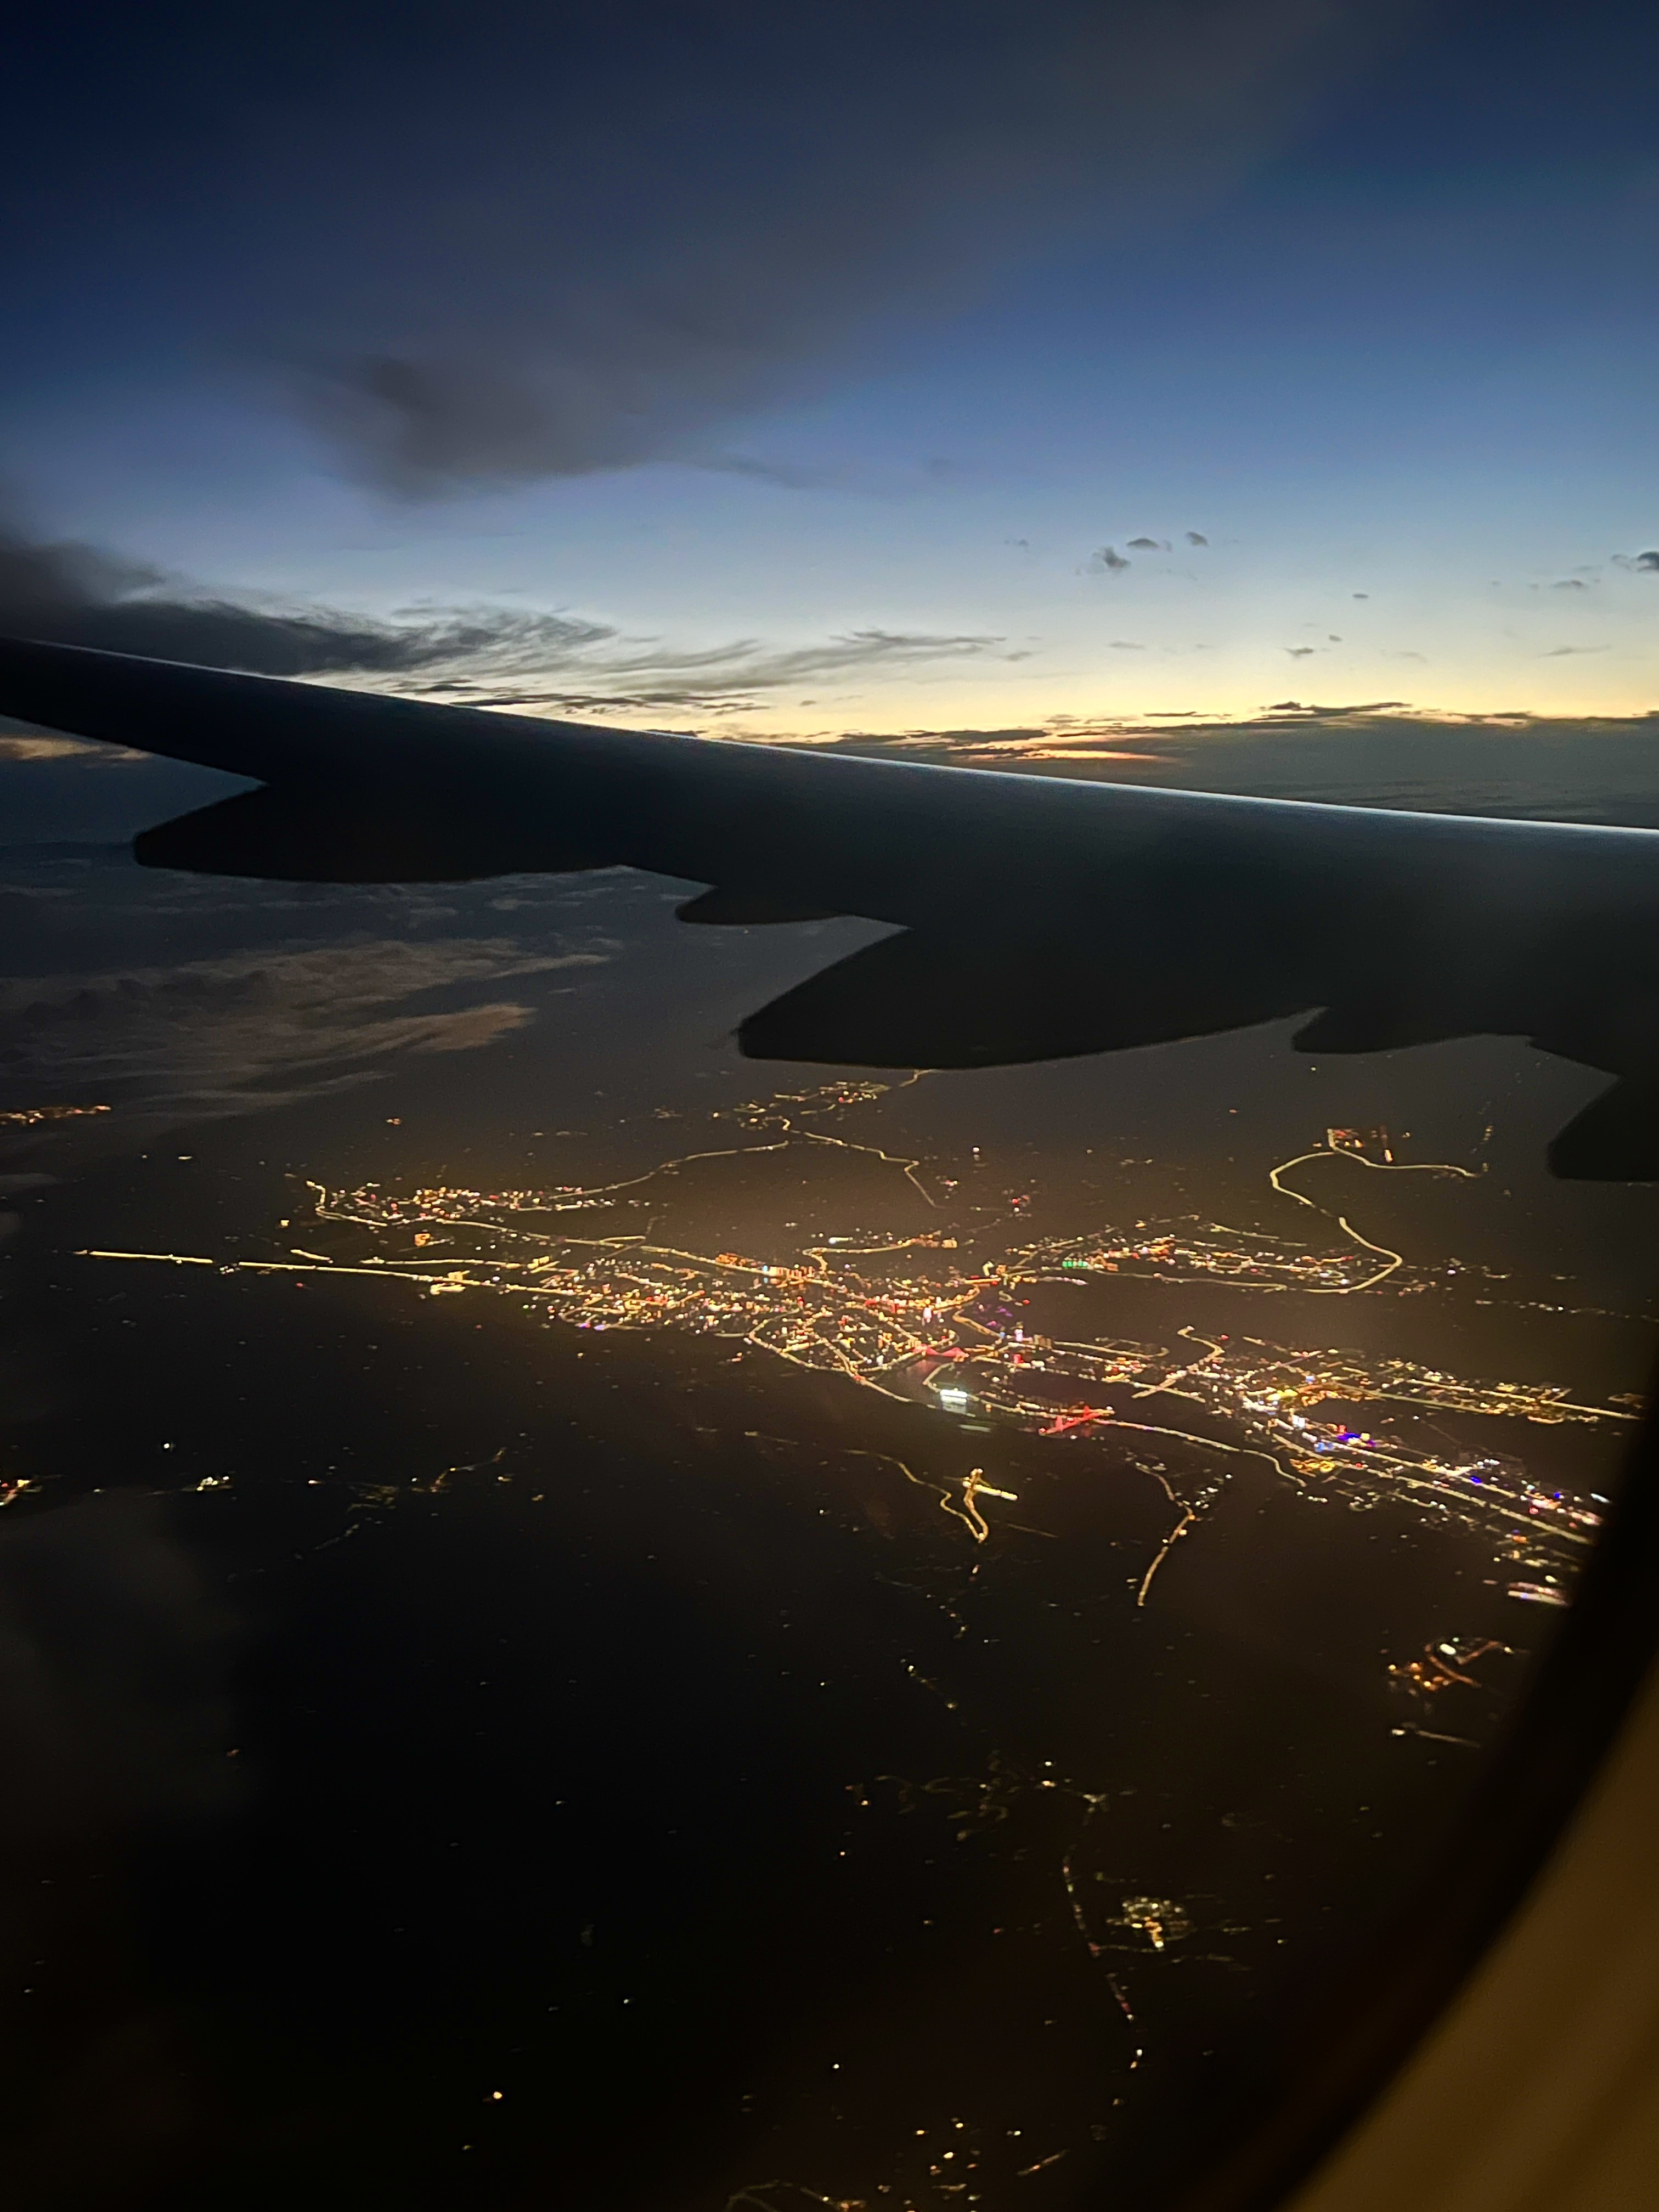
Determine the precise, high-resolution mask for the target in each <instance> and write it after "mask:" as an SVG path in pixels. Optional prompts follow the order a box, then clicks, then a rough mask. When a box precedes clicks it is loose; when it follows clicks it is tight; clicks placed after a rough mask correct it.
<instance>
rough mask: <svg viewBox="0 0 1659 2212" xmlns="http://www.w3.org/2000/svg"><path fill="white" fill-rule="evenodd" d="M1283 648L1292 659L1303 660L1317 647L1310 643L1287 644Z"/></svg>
mask: <svg viewBox="0 0 1659 2212" xmlns="http://www.w3.org/2000/svg"><path fill="white" fill-rule="evenodd" d="M1317 650H1318V647H1316V646H1311V645H1287V646H1286V647H1285V652H1286V653H1289V654H1290V656H1291V659H1292V660H1305V659H1307V658H1308V655H1309V654H1310V653H1315V652H1317Z"/></svg>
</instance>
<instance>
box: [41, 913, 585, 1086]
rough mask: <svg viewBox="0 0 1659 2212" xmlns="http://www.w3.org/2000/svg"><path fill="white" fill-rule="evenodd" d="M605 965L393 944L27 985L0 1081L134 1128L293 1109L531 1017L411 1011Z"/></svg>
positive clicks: (565, 956)
mask: <svg viewBox="0 0 1659 2212" xmlns="http://www.w3.org/2000/svg"><path fill="white" fill-rule="evenodd" d="M603 957H604V956H603V955H602V954H599V953H597V952H591V951H589V952H567V953H546V952H536V951H526V949H525V948H524V947H523V946H521V945H517V944H514V943H513V942H511V941H509V940H507V939H461V938H457V939H449V940H447V941H446V942H443V943H440V944H429V945H421V944H411V943H409V942H407V941H405V940H402V939H385V940H374V939H366V940H364V941H362V942H359V943H353V944H346V945H327V946H309V945H308V946H305V947H302V948H301V949H298V950H294V951H269V952H258V951H255V952H246V953H236V954H234V955H230V956H228V957H223V958H220V959H215V960H201V961H193V962H187V963H184V964H183V965H180V966H176V967H167V968H143V967H138V968H131V969H110V970H106V971H104V972H102V973H99V974H93V975H52V976H50V977H40V978H36V979H33V980H30V979H27V978H22V979H19V980H17V981H11V982H9V983H6V984H5V985H4V986H3V987H0V1018H3V1023H4V1034H5V1036H6V1039H7V1042H6V1043H5V1045H4V1047H3V1048H0V1085H4V1086H5V1089H6V1091H7V1094H8V1095H9V1096H15V1097H33V1096H35V1095H37V1094H38V1095H43V1096H50V1097H98V1098H100V1099H105V1100H112V1101H113V1102H114V1103H116V1104H117V1106H118V1109H121V1110H122V1112H123V1115H124V1118H125V1122H126V1124H127V1125H128V1126H130V1123H131V1118H132V1116H133V1115H137V1116H139V1117H140V1118H142V1119H143V1120H144V1121H161V1122H172V1121H197V1120H201V1119H216V1118H219V1117H222V1116H223V1115H234V1114H246V1113H251V1112H253V1111H256V1110H259V1109H265V1108H269V1107H273V1106H281V1105H288V1104H291V1103H293V1102H294V1101H295V1100H296V1099H300V1098H305V1097H315V1096H318V1095H319V1094H321V1093H324V1092H327V1091H338V1090H343V1089H346V1088H349V1087H350V1086H352V1085H356V1084H360V1083H366V1082H369V1081H372V1080H373V1079H374V1077H375V1076H377V1075H379V1074H382V1073H386V1072H387V1071H388V1069H389V1068H390V1067H391V1066H392V1065H395V1064H396V1063H397V1062H398V1060H401V1059H402V1058H403V1057H404V1056H405V1055H407V1054H411V1053H413V1054H432V1053H455V1052H471V1051H476V1050H477V1049H478V1048H480V1047H482V1046H484V1045H489V1044H493V1043H495V1042H496V1041H497V1040H498V1039H499V1038H501V1037H503V1036H507V1035H509V1034H511V1032H512V1031H513V1030H519V1029H522V1028H523V1027H524V1026H525V1025H526V1023H528V1022H530V1021H532V1019H533V1018H534V1009H533V1008H532V1007H531V1006H526V1005H525V1004H523V1003H522V1002H521V1001H520V1000H513V999H500V998H483V999H479V998H477V997H473V998H471V1000H469V1002H468V1003H466V1004H465V1005H462V1006H448V1007H436V1008H435V1007H432V1006H422V1005H420V1004H418V1003H411V1002H418V1001H419V1000H422V999H423V998H426V997H428V995H430V994H434V993H437V992H440V991H443V992H449V993H455V992H457V991H458V990H463V989H465V990H468V991H472V992H476V991H477V989H478V988H479V987H483V986H495V985H497V984H499V983H501V982H502V981H507V980H510V979H513V978H521V977H527V976H531V975H544V974H545V973H547V972H548V971H549V970H550V969H560V968H581V967H591V966H593V965H595V964H598V963H599V962H600V961H602V959H603Z"/></svg>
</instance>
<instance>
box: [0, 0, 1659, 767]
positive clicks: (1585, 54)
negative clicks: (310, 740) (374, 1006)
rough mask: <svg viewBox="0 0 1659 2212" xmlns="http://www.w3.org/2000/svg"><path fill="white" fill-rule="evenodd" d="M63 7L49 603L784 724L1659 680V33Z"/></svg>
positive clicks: (11, 231) (16, 580) (1334, 10)
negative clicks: (101, 13)
mask: <svg viewBox="0 0 1659 2212" xmlns="http://www.w3.org/2000/svg"><path fill="white" fill-rule="evenodd" d="M592 12H593V14H594V15H597V17H598V19H599V20H598V22H597V25H596V23H595V22H594V21H589V20H588V11H585V10H576V9H568V10H567V9H556V8H545V9H526V8H510V7H506V6H501V5H497V4H488V0H486V4H484V5H483V6H477V7H469V8H467V9H464V10H463V9H444V8H437V7H432V8H424V9H423V8H420V7H409V6H402V7H398V8H397V9H391V8H386V9H364V8H351V7H346V8H343V9H342V8H324V7H319V6H317V5H315V4H314V0H301V4H300V5H297V6H289V7H287V8H284V9H280V10H273V11H269V12H262V13H260V14H258V15H246V14H245V13H244V12H243V11H231V10H222V9H211V10H210V9H199V8H192V7H190V6H173V7H167V6H162V7H159V8H155V9H145V10H142V11H138V10H134V11H129V12H128V13H127V14H125V15H122V16H118V17H115V16H112V18H111V19H110V20H109V21H108V23H107V24H106V25H100V26H99V27H98V29H97V35H96V37H95V38H94V35H93V31H92V27H91V26H90V25H89V23H88V20H87V19H86V18H79V19H76V17H75V16H74V15H72V14H71V13H70V11H62V12H59V13H57V14H52V13H49V12H44V11H43V12H42V13H40V15H38V16H37V18H36V21H35V23H34V26H33V28H32V29H31V30H30V31H29V32H28V33H26V42H27V52H20V53H19V54H17V56H16V58H15V60H14V70H15V76H14V82H15V84H17V85H18V86H21V87H22V88H24V96H23V97H22V98H21V100H19V101H18V102H17V104H16V106H15V110H14V112H13V114H12V116H11V118H10V133H9V135H10V142H11V143H10V145H9V159H8V162H7V179H6V184H5V187H4V190H5V193H6V198H7V208H6V212H5V217H4V227H5V230H6V234H7V235H8V237H9V240H10V241H11V244H10V248H9V257H8V258H9V284H8V295H7V296H8V305H9V343H8V345H7V347H6V349H5V351H4V356H3V362H0V379H3V392H4V406H3V426H0V473H3V477H4V479H5V482H6V485H7V489H8V507H9V512H8V513H7V514H6V516H5V518H4V527H5V532H6V537H5V540H4V543H3V544H0V627H4V628H5V629H10V630H14V631H21V632H26V633H28V634H33V635H58V636H65V637H70V638H73V639H76V640H78V641H84V642H88V643H108V644H112V645H117V646H121V647H125V648H127V649H131V650H136V651H155V652H161V653H172V654H173V655H175V656H176V657H179V658H197V659H205V660H217V661H223V662H226V663H228V664H230V665H240V666H249V667H263V668H268V669H270V670H273V671H276V672H284V673H288V672H292V673H302V674H303V673H317V674H322V675H326V676H330V677H332V678H337V679H338V680H343V681H360V682H367V683H392V684H398V685H400V686H406V685H411V684H419V685H422V686H427V685H435V686H439V687H441V689H442V690H445V691H447V692H450V693H453V695H454V696H473V697H498V698H501V699H509V698H510V699H513V700H519V701H534V702H538V704H540V705H542V706H543V707H544V708H545V710H546V711H550V712H568V713H574V714H590V713H596V712H602V713H606V714H610V715H611V716H612V717H613V718H615V719H617V720H632V721H635V722H637V723H642V724H654V725H658V726H671V727H677V728H690V729H715V728H718V729H722V730H725V731H727V732H733V733H740V732H749V733H753V734H756V735H761V734H773V733H793V734H799V735H806V734H824V735H829V734H833V733H839V732H846V731H870V732H896V731H904V730H911V729H949V728H977V729H995V728H1000V727H1007V726H1025V727H1035V726H1045V725H1049V724H1053V723H1054V722H1056V721H1058V720H1060V719H1061V718H1075V719H1076V720H1078V721H1079V722H1082V723H1084V724H1090V723H1100V722H1108V723H1109V722H1111V721H1113V720H1119V719H1121V720H1124V721H1126V722H1129V723H1133V722H1135V721H1137V720H1142V719H1146V718H1157V717H1159V716H1170V717H1176V718H1178V717H1180V716H1182V715H1194V716H1197V717H1200V718H1203V719H1206V720H1208V719H1217V718H1232V717H1240V718H1243V717H1249V716H1251V715H1253V714H1257V713H1259V712H1261V710H1262V709H1264V708H1267V707H1268V706H1270V705H1273V704H1276V703H1278V702H1283V701H1285V700H1287V699H1297V700H1300V701H1303V702H1324V703H1329V702H1342V703H1355V702H1381V701H1397V702H1404V704H1405V705H1407V707H1409V708H1414V709H1417V710H1419V711H1421V712H1424V713H1431V714H1432V713H1453V714H1503V713H1534V714H1548V715H1557V716H1559V715H1563V714H1619V715H1624V714H1642V713H1645V712H1648V711H1650V710H1659V653H1656V617H1659V550H1656V549H1659V471H1656V462H1659V428H1656V406H1655V398H1656V394H1655V368H1654V364H1655V361H1656V358H1659V343H1656V340H1659V330H1656V321H1659V314H1656V291H1655V281H1654V280H1655V276H1656V273H1659V272H1656V263H1659V105H1656V102H1655V100H1654V98H1653V93H1652V88H1653V86H1654V84H1655V82H1659V11H1655V10H1652V9H1638V8H1637V7H1635V6H1629V7H1625V8H1620V7H1615V6H1610V5H1590V6H1580V7H1577V8H1573V9H1565V8H1563V7H1561V6H1559V4H1552V5H1546V4H1534V0H1526V4H1516V0H1511V4H1504V5H1495V4H1455V0H1438V4H1437V3H1436V0H1429V4H1424V5H1416V6H1413V5H1407V4H1395V0H1334V4H1330V0H1327V4H1320V0H1165V4H1160V5H1156V6H1154V5H1144V4H1143V5H1111V4H1095V5H1080V4H1073V0H1051V3H1050V4H1043V3H1042V0H1039V3H1038V4H1036V5H1026V6H1014V5H1008V4H1002V3H1001V0H957V3H956V4H952V5H948V6H947V5H944V4H927V0H924V3H923V4H914V3H912V4H899V5H895V4H887V5H879V6H878V5H872V4H862V0H850V4H838V5H834V6H817V5H805V6H797V7H791V8H778V7H776V6H775V5H769V6H768V5H759V4H750V0H706V3H705V4H699V0H687V4H684V5H679V6H671V5H662V4H659V5H647V4H643V0H629V3H628V4H620V5H613V6H610V7H607V8H605V9H600V10H597V11H592Z"/></svg>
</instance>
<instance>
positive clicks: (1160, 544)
mask: <svg viewBox="0 0 1659 2212" xmlns="http://www.w3.org/2000/svg"><path fill="white" fill-rule="evenodd" d="M1129 550H1130V551H1131V552H1132V553H1167V552H1168V551H1169V550H1170V546H1169V541H1168V539H1167V538H1131V539H1130V540H1129Z"/></svg>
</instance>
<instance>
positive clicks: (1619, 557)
mask: <svg viewBox="0 0 1659 2212" xmlns="http://www.w3.org/2000/svg"><path fill="white" fill-rule="evenodd" d="M1613 559H1614V560H1615V561H1616V562H1618V564H1619V566H1620V568H1633V569H1635V570H1636V571H1637V573H1638V574H1640V575H1645V576H1659V551H1655V552H1648V553H1615V554H1614V555H1613Z"/></svg>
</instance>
